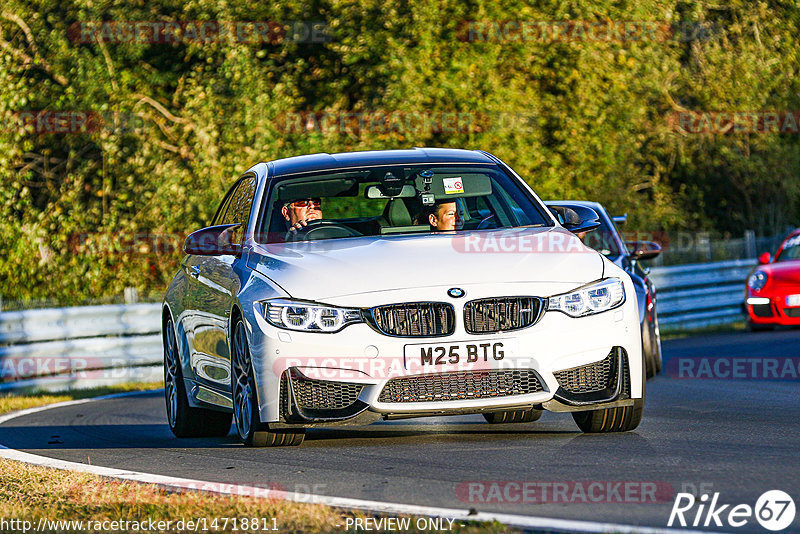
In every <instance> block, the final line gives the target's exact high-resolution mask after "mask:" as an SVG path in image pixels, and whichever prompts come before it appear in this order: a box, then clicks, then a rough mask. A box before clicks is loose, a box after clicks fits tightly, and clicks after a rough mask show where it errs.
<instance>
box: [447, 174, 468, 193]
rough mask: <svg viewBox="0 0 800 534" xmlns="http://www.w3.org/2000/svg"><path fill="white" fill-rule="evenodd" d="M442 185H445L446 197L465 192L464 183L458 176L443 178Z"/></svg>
mask: <svg viewBox="0 0 800 534" xmlns="http://www.w3.org/2000/svg"><path fill="white" fill-rule="evenodd" d="M442 184H444V193H445V195H452V194H455V193H463V192H464V182H462V181H461V177H460V176H456V177H455V178H442Z"/></svg>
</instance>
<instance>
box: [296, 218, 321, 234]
mask: <svg viewBox="0 0 800 534" xmlns="http://www.w3.org/2000/svg"><path fill="white" fill-rule="evenodd" d="M311 220H312V221H319V220H320V219H311ZM308 223H309V221H307V220H305V219H301V220H299V221H297V222H296V223H294V224H293V225H291V226H290V227H289V232H296V231H298V230H300V229H301V228H303V227H305V226H308Z"/></svg>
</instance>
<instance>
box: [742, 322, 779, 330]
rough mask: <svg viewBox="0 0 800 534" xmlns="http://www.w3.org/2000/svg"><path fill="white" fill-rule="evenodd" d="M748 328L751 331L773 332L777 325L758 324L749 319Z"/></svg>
mask: <svg viewBox="0 0 800 534" xmlns="http://www.w3.org/2000/svg"><path fill="white" fill-rule="evenodd" d="M747 329H748V330H750V331H751V332H771V331H773V330H775V326H774V325H771V324H758V323H754V322H752V321H750V319H748V320H747Z"/></svg>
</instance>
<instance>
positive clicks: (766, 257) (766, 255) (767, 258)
mask: <svg viewBox="0 0 800 534" xmlns="http://www.w3.org/2000/svg"><path fill="white" fill-rule="evenodd" d="M770 260H772V256H770V255H769V252H765V253H763V254H762V255H761V256H759V257H758V263H760V264H761V265H766V264H768V263H769V262H770Z"/></svg>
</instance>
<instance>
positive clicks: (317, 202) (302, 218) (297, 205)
mask: <svg viewBox="0 0 800 534" xmlns="http://www.w3.org/2000/svg"><path fill="white" fill-rule="evenodd" d="M281 214H282V215H283V218H284V219H286V224H287V225H288V226H289V233H292V232H296V231H298V230H300V229H301V228H303V227H304V226H307V225H308V223H309V222H311V221H317V220H319V219H322V199H321V198H306V199H302V200H295V201H293V202H287V203H286V204H284V205H283V207H282V208H281ZM287 235H288V234H287Z"/></svg>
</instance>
